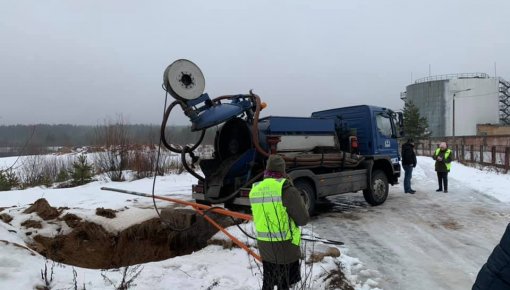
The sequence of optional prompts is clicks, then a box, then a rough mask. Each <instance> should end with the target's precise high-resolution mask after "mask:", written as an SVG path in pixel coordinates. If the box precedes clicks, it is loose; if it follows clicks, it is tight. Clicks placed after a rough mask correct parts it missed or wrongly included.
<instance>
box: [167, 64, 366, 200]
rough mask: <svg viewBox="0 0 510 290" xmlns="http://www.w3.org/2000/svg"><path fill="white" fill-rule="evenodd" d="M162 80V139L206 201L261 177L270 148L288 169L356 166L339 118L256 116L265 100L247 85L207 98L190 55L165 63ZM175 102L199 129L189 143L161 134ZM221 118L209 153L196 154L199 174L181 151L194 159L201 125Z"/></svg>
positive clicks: (228, 194)
mask: <svg viewBox="0 0 510 290" xmlns="http://www.w3.org/2000/svg"><path fill="white" fill-rule="evenodd" d="M163 81H164V83H163V85H164V89H165V90H166V91H167V92H168V93H169V94H170V95H171V96H172V97H173V98H174V99H175V101H174V102H172V103H171V104H170V105H169V106H168V108H166V111H165V115H164V118H163V122H162V125H161V139H162V143H163V145H164V146H165V147H166V148H168V149H169V150H170V151H172V152H176V153H180V154H181V156H182V158H181V160H182V162H183V165H184V167H185V168H186V170H187V171H189V172H190V173H191V174H193V175H194V176H195V177H196V178H197V179H199V184H198V187H202V188H201V191H202V192H203V193H204V194H205V195H206V197H207V199H208V200H209V201H212V202H215V203H221V202H225V201H227V200H230V199H231V198H233V197H234V196H235V195H237V194H238V193H239V190H240V188H246V187H249V186H250V185H251V184H252V183H253V182H255V181H257V180H258V179H260V178H261V176H262V173H263V170H264V165H265V160H266V158H267V156H269V154H271V153H278V154H281V155H282V156H283V158H284V159H285V161H286V163H287V168H288V169H289V171H292V170H294V169H312V170H317V171H321V170H331V169H333V170H335V171H337V170H342V169H343V168H356V167H358V166H359V165H360V163H361V162H362V161H363V159H364V157H362V156H360V155H357V154H351V153H356V152H353V150H352V149H353V148H350V147H349V146H350V145H349V144H356V143H355V142H349V143H345V142H344V143H342V142H343V141H342V140H352V139H351V138H353V137H354V138H355V136H352V134H353V133H352V132H347V133H346V132H345V131H346V130H347V129H346V128H343V127H342V126H343V125H342V123H341V122H339V120H338V119H335V118H331V117H328V118H323V117H276V116H269V117H265V118H261V119H260V118H259V114H260V111H261V110H262V109H263V108H264V107H265V104H263V103H261V100H260V97H259V96H257V95H256V94H254V93H253V92H251V91H250V93H249V94H239V95H226V96H220V97H217V98H214V99H211V98H210V97H209V95H208V94H207V93H204V89H205V79H204V76H203V74H202V72H201V70H200V69H199V68H198V66H196V65H195V64H194V63H192V62H191V61H188V60H184V59H180V60H177V61H175V62H174V63H172V64H171V65H169V66H168V67H167V68H166V70H165V73H164V77H163ZM177 105H179V106H180V107H181V109H182V110H183V112H184V114H185V115H186V116H187V117H188V118H189V120H190V122H191V124H192V126H191V130H192V131H202V133H201V137H200V139H199V141H198V142H197V143H196V144H194V145H193V146H191V147H184V148H180V147H174V146H172V145H171V143H170V142H168V140H167V138H166V136H165V128H166V124H167V121H168V118H169V116H170V114H171V111H172V110H173V109H174V108H175V106H177ZM220 124H221V125H222V126H221V128H220V129H219V131H218V132H217V134H216V137H215V141H214V149H215V151H214V152H215V153H214V157H213V158H212V159H203V160H200V167H201V169H202V172H203V174H204V175H205V177H202V176H200V175H199V174H197V173H196V172H194V171H193V170H192V168H191V167H190V166H189V165H188V164H187V161H186V158H185V157H186V154H189V155H190V157H191V160H192V162H193V163H195V162H197V161H198V158H197V157H196V156H195V155H194V154H193V151H194V150H195V149H196V148H197V147H198V146H199V145H200V143H201V142H202V140H203V137H204V134H205V131H206V130H207V129H208V128H211V127H213V126H217V125H220ZM354 135H355V134H354ZM346 138H348V139H346ZM341 148H342V149H343V151H342V150H340V149H341ZM354 149H355V148H354ZM321 168H322V169H321ZM335 168H337V169H335Z"/></svg>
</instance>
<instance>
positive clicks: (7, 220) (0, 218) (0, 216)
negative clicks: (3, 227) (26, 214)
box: [0, 213, 12, 224]
mask: <svg viewBox="0 0 510 290" xmlns="http://www.w3.org/2000/svg"><path fill="white" fill-rule="evenodd" d="M0 221H3V222H4V223H6V224H8V223H10V222H11V221H12V217H11V216H10V215H8V214H6V213H2V214H0Z"/></svg>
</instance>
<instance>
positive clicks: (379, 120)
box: [374, 112, 398, 162]
mask: <svg viewBox="0 0 510 290" xmlns="http://www.w3.org/2000/svg"><path fill="white" fill-rule="evenodd" d="M374 119H375V127H376V128H375V138H374V143H375V154H376V155H387V156H391V158H392V159H393V158H398V144H397V140H396V136H395V134H394V128H393V126H392V122H391V116H390V115H389V114H387V113H385V112H374ZM397 162H398V161H397Z"/></svg>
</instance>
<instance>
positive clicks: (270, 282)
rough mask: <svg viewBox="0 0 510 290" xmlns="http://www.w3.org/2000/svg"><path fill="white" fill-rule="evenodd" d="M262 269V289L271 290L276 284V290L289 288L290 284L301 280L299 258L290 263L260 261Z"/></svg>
mask: <svg viewBox="0 0 510 290" xmlns="http://www.w3.org/2000/svg"><path fill="white" fill-rule="evenodd" d="M262 267H263V271H264V282H263V284H262V290H269V289H270V290H273V289H274V286H277V287H278V288H277V289H278V290H286V289H290V286H292V285H293V284H295V283H297V282H299V281H300V280H301V269H300V267H299V260H298V261H296V262H294V263H290V264H273V263H270V262H265V261H262Z"/></svg>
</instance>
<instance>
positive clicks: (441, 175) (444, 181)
mask: <svg viewBox="0 0 510 290" xmlns="http://www.w3.org/2000/svg"><path fill="white" fill-rule="evenodd" d="M437 182H438V183H439V189H440V190H443V189H444V190H448V172H437Z"/></svg>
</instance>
